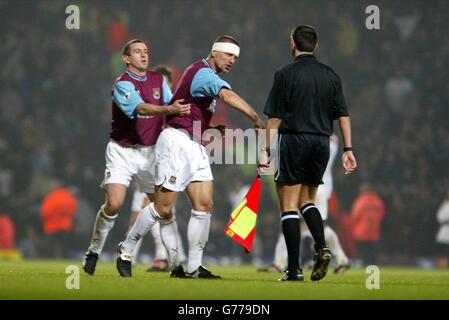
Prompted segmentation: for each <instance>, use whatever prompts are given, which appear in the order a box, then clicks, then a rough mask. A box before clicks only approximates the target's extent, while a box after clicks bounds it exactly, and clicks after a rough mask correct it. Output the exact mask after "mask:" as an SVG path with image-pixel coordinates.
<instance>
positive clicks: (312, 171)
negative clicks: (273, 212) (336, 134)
mask: <svg viewBox="0 0 449 320" xmlns="http://www.w3.org/2000/svg"><path fill="white" fill-rule="evenodd" d="M329 153H330V151H329V137H328V136H323V135H316V134H309V133H294V134H291V133H288V134H282V133H280V134H279V138H278V154H277V156H278V159H277V160H278V171H277V172H276V174H275V176H274V180H275V181H277V182H283V183H287V184H307V185H313V186H316V187H318V186H319V185H320V184H322V183H323V181H322V180H321V179H322V178H323V174H324V171H325V170H326V166H327V162H328V161H329Z"/></svg>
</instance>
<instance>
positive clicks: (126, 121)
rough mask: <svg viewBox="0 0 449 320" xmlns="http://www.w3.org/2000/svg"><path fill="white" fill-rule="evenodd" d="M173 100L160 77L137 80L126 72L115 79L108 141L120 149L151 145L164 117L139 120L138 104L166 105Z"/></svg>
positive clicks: (154, 73)
mask: <svg viewBox="0 0 449 320" xmlns="http://www.w3.org/2000/svg"><path fill="white" fill-rule="evenodd" d="M172 96H173V95H172V93H171V90H170V88H169V86H168V84H167V82H166V81H165V79H164V78H163V76H162V75H161V74H159V73H157V72H153V71H147V73H146V75H145V76H144V77H140V76H138V75H136V74H134V73H132V72H131V71H129V70H128V71H126V72H125V73H124V74H122V75H121V76H120V77H118V78H117V80H116V82H115V84H114V87H113V91H112V130H111V134H110V136H111V138H112V139H113V140H115V141H116V142H117V143H119V144H121V145H135V144H140V145H145V146H150V145H154V144H155V143H156V140H157V138H158V136H159V133H160V132H161V130H162V124H163V117H161V116H143V117H141V116H138V115H137V113H136V108H137V106H138V105H139V104H141V103H150V104H154V105H168V104H169V102H170V100H171V98H172Z"/></svg>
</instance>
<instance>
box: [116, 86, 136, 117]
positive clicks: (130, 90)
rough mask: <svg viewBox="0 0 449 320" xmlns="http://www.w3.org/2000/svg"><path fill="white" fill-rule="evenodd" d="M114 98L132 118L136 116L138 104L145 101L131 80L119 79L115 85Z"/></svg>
mask: <svg viewBox="0 0 449 320" xmlns="http://www.w3.org/2000/svg"><path fill="white" fill-rule="evenodd" d="M112 100H113V101H114V102H115V103H116V104H117V106H118V107H119V108H120V109H121V110H122V111H123V113H124V114H126V115H127V116H128V117H129V118H131V119H134V117H135V116H136V113H137V112H136V108H137V106H138V105H139V104H141V103H143V100H142V97H141V96H140V94H139V93H138V92H137V91H136V87H135V86H134V84H133V83H132V82H130V81H118V82H117V83H116V84H115V85H114V92H113V94H112Z"/></svg>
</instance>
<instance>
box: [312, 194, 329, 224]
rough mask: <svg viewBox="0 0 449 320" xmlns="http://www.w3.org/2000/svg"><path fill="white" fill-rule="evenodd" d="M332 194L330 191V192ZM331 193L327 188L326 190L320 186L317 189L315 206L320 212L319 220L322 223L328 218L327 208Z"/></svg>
mask: <svg viewBox="0 0 449 320" xmlns="http://www.w3.org/2000/svg"><path fill="white" fill-rule="evenodd" d="M330 191H331V192H332V190H330ZM331 192H329V188H326V187H325V186H324V185H320V186H319V187H318V191H317V193H316V197H315V205H316V207H317V208H318V210H319V211H320V214H321V219H323V221H325V220H327V217H328V212H327V211H328V207H329V199H330V195H331Z"/></svg>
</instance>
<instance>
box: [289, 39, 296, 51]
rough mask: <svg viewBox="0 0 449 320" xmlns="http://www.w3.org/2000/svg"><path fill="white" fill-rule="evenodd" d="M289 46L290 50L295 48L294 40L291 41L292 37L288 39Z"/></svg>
mask: <svg viewBox="0 0 449 320" xmlns="http://www.w3.org/2000/svg"><path fill="white" fill-rule="evenodd" d="M290 48H291V49H292V50H295V49H296V44H295V41H293V39H290Z"/></svg>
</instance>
